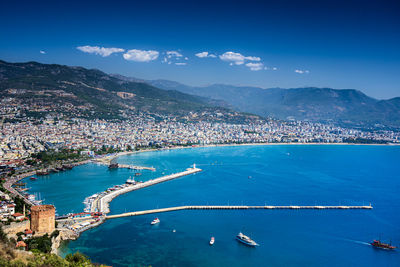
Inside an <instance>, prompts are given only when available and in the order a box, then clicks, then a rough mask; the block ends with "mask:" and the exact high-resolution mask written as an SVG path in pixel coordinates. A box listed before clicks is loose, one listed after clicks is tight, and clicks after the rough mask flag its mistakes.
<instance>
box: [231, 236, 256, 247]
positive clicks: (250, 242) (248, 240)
mask: <svg viewBox="0 0 400 267" xmlns="http://www.w3.org/2000/svg"><path fill="white" fill-rule="evenodd" d="M236 240H237V241H239V242H241V243H243V244H246V245H248V246H250V247H255V246H258V244H257V243H256V242H255V241H254V240H253V239H251V238H250V237H248V236H246V235H244V234H242V232H240V233H239V234H238V235H237V236H236Z"/></svg>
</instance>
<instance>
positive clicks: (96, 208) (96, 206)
mask: <svg viewBox="0 0 400 267" xmlns="http://www.w3.org/2000/svg"><path fill="white" fill-rule="evenodd" d="M201 171H202V170H201V169H199V168H196V166H195V165H194V166H193V168H187V169H186V171H183V172H178V173H174V174H170V175H166V176H162V177H160V178H156V179H153V180H149V181H146V182H143V183H137V184H135V185H131V186H128V187H124V188H121V189H118V190H115V191H112V192H110V193H108V194H106V195H103V196H99V197H98V198H96V199H95V200H94V201H93V203H92V205H91V207H90V211H91V212H102V213H103V214H105V213H108V212H109V211H110V210H109V208H108V203H109V202H110V201H111V200H113V199H114V198H115V197H117V196H119V195H122V194H125V193H128V192H131V191H134V190H138V189H141V188H145V187H148V186H152V185H155V184H159V183H163V182H166V181H170V180H174V179H177V178H179V177H182V176H186V175H190V174H193V173H197V172H201Z"/></svg>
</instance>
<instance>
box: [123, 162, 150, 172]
mask: <svg viewBox="0 0 400 267" xmlns="http://www.w3.org/2000/svg"><path fill="white" fill-rule="evenodd" d="M117 164H118V168H126V169H131V170H149V171H155V170H156V168H154V167H144V166H135V165H128V164H119V163H117Z"/></svg>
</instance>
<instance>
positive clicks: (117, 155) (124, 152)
mask: <svg viewBox="0 0 400 267" xmlns="http://www.w3.org/2000/svg"><path fill="white" fill-rule="evenodd" d="M282 145H283V146H285V145H290V146H292V145H301V146H303V145H313V146H314V145H324V146H325V145H332V146H341V145H343V146H400V143H389V144H358V143H293V142H292V143H242V144H209V145H191V146H172V147H164V148H151V149H143V150H137V151H123V152H118V153H115V154H111V155H108V156H104V157H103V158H99V159H93V160H92V162H93V161H99V162H102V161H105V160H110V161H111V160H114V159H116V158H118V157H121V156H126V155H132V154H138V153H144V152H156V151H164V150H175V149H188V148H207V147H235V146H282ZM90 162H91V161H90V160H89V162H87V163H90ZM84 164H86V163H84Z"/></svg>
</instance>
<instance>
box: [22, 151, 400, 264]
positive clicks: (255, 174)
mask: <svg viewBox="0 0 400 267" xmlns="http://www.w3.org/2000/svg"><path fill="white" fill-rule="evenodd" d="M117 161H118V162H119V163H130V164H136V165H144V166H154V167H156V168H157V171H156V172H150V171H143V172H142V173H143V174H142V176H140V178H138V179H140V180H147V179H151V178H156V177H159V176H162V175H165V174H169V173H174V172H178V171H182V170H184V169H186V168H187V167H189V166H190V165H191V164H193V163H194V162H195V163H196V164H197V165H198V166H199V167H200V168H202V169H203V170H204V171H203V172H201V173H198V174H195V175H190V176H186V177H182V178H180V179H177V180H173V181H169V182H166V183H164V184H159V185H155V186H152V187H149V188H145V189H141V190H139V191H135V192H131V193H128V194H126V195H123V196H119V197H117V198H116V199H114V201H113V202H112V203H111V205H110V208H111V213H114V214H116V213H121V212H125V211H135V210H144V209H154V208H162V207H170V206H177V205H187V204H193V205H203V204H213V205H226V204H237V205H241V204H245V205H264V204H269V205H315V204H317V205H339V204H343V205H364V204H369V203H372V205H373V207H374V209H373V210H280V211H278V210H251V211H250V210H249V211H176V212H171V213H163V214H158V215H148V216H140V217H128V218H120V219H114V220H109V221H107V222H106V223H104V224H102V225H101V226H99V227H97V228H95V229H92V230H89V231H87V232H84V233H83V234H82V235H81V237H80V238H79V239H78V240H76V241H72V242H69V243H68V244H67V245H66V246H65V247H64V248H63V251H62V252H63V253H68V252H75V251H80V252H83V253H85V254H87V255H88V256H89V257H90V258H91V259H92V260H93V261H95V262H99V263H104V264H108V265H112V266H143V265H153V266H400V252H399V251H397V252H396V251H394V252H393V251H392V252H391V251H383V250H377V249H374V248H372V247H371V246H370V245H368V242H370V241H371V240H373V239H375V238H379V237H381V239H382V240H385V241H390V240H391V241H392V243H393V244H395V245H400V164H399V162H400V147H399V146H396V147H395V146H345V145H343V146H327V145H274V146H241V147H218V148H194V149H181V150H171V151H159V152H145V153H140V154H135V155H129V156H123V157H120V158H118V160H117ZM130 175H133V171H130V170H124V169H118V170H108V169H107V168H106V167H104V166H98V165H95V164H88V165H84V166H79V167H76V168H74V169H73V170H71V171H66V172H63V173H59V174H53V175H51V176H48V177H43V178H39V179H38V180H36V181H30V180H27V182H28V184H29V187H31V190H30V192H32V193H35V192H36V193H39V192H40V195H41V197H42V198H44V199H45V202H46V203H51V204H54V205H55V206H56V208H57V212H58V213H59V214H64V213H68V212H78V211H81V210H82V209H83V204H82V201H83V199H84V198H85V197H86V196H89V195H91V194H94V193H96V192H99V191H102V190H104V189H106V188H108V187H110V186H112V185H116V184H122V183H124V182H125V180H126V179H127V178H128V177H129V176H130ZM249 177H250V178H249ZM155 216H158V217H159V218H160V220H161V223H160V224H159V225H157V226H151V225H150V222H151V221H152V220H153V219H154V218H155ZM174 229H175V232H174V231H173V230H174ZM239 231H243V232H244V233H245V234H247V235H249V236H251V237H252V238H253V239H254V240H255V241H256V242H258V243H259V244H260V246H259V247H257V248H250V247H246V246H245V245H243V244H240V243H238V242H237V241H235V235H236V234H237V233H238V232H239ZM211 236H214V237H215V240H216V241H215V244H214V246H210V245H209V244H208V242H209V240H210V237H211Z"/></svg>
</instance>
